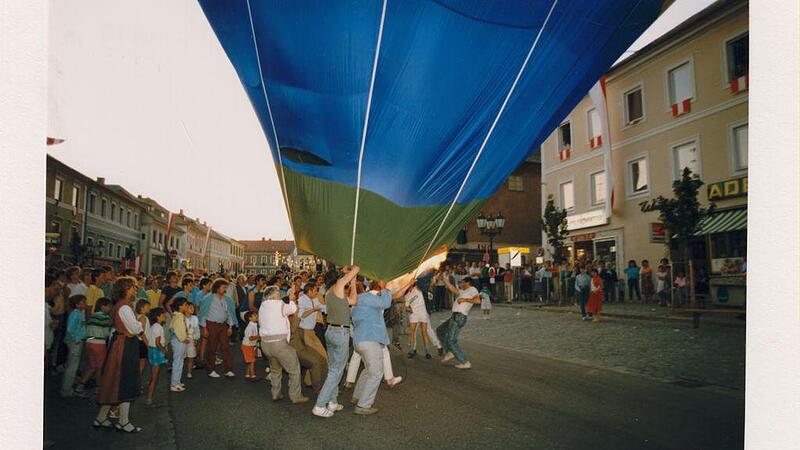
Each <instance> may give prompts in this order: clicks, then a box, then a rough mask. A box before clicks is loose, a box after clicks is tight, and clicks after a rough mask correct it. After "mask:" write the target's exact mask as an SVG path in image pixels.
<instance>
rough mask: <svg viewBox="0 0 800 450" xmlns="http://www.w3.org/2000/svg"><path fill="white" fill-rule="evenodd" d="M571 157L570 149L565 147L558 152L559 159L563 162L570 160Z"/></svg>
mask: <svg viewBox="0 0 800 450" xmlns="http://www.w3.org/2000/svg"><path fill="white" fill-rule="evenodd" d="M569 155H570V152H569V147H564V148H563V149H561V150H559V151H558V159H560V160H561V161H566V160H568V159H569Z"/></svg>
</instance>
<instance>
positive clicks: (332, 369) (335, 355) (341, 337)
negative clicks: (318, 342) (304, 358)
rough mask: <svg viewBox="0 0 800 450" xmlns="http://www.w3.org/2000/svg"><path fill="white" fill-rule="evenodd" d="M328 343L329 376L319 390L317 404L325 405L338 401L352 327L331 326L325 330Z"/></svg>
mask: <svg viewBox="0 0 800 450" xmlns="http://www.w3.org/2000/svg"><path fill="white" fill-rule="evenodd" d="M325 342H326V343H327V344H328V377H327V378H326V379H325V384H324V385H323V386H322V389H321V390H320V391H319V395H318V396H317V403H316V406H319V407H325V406H326V405H327V404H328V403H329V402H334V403H337V398H338V397H339V382H341V381H342V375H343V374H344V368H345V366H346V365H347V356H348V354H349V353H350V329H349V328H342V327H336V326H329V327H328V330H327V331H326V332H325Z"/></svg>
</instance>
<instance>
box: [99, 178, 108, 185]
mask: <svg viewBox="0 0 800 450" xmlns="http://www.w3.org/2000/svg"><path fill="white" fill-rule="evenodd" d="M97 184H99V185H101V186H105V184H106V179H105V177H97Z"/></svg>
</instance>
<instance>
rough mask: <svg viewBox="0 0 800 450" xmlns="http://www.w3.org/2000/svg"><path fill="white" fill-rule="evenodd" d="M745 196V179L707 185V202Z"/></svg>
mask: <svg viewBox="0 0 800 450" xmlns="http://www.w3.org/2000/svg"><path fill="white" fill-rule="evenodd" d="M745 195H747V177H741V178H734V179H733V180H725V181H718V182H716V183H711V184H709V185H708V199H709V200H723V199H727V198H735V197H742V196H745Z"/></svg>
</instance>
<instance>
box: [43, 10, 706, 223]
mask: <svg viewBox="0 0 800 450" xmlns="http://www.w3.org/2000/svg"><path fill="white" fill-rule="evenodd" d="M713 2H714V0H677V1H675V3H674V4H673V5H672V6H671V7H670V8H669V9H668V10H667V11H666V12H665V13H664V14H663V15H662V16H661V17H660V18H659V19H658V20H657V21H656V22H655V23H654V24H653V25H652V26H651V27H650V29H648V30H647V31H646V32H645V33H644V34H643V35H642V36H641V37H640V38H639V39H638V40H637V41H636V42H634V44H633V45H632V46H631V49H629V52H632V51H635V50H636V49H639V48H641V47H643V46H644V45H646V44H647V43H648V42H650V41H652V40H653V39H655V38H657V37H658V36H660V35H662V34H663V33H665V32H667V31H669V30H670V29H671V28H673V27H675V26H676V25H678V24H679V23H681V22H682V21H683V20H685V19H686V18H688V17H690V16H691V15H693V14H695V13H696V12H698V11H700V10H702V9H703V8H705V7H706V6H708V5H709V4H711V3H713ZM49 46H50V49H49V50H50V57H49V66H50V68H49V74H48V76H49V79H48V84H49V86H48V89H49V117H48V136H51V137H58V138H63V139H65V142H64V143H62V144H59V145H56V146H51V147H48V153H49V154H50V155H52V156H53V157H55V158H57V159H59V160H61V161H62V162H64V163H65V164H67V165H69V166H71V167H72V168H74V169H76V170H78V171H80V172H82V173H83V174H85V175H86V176H88V177H90V178H96V177H105V178H106V183H109V184H119V185H121V186H123V187H125V188H126V189H127V190H128V191H129V192H131V193H133V194H139V195H142V196H147V197H151V198H153V199H155V200H156V201H158V202H159V203H160V204H161V205H163V206H164V207H166V208H168V209H169V210H171V211H175V212H177V211H179V210H180V209H183V210H184V213H186V214H187V215H188V216H190V217H193V218H200V220H201V221H205V222H207V223H208V224H210V225H211V226H213V227H214V229H215V230H218V231H220V232H221V233H223V234H226V235H227V236H230V237H233V238H235V239H260V238H261V237H267V238H272V239H292V232H291V229H290V227H289V221H288V219H287V214H286V208H285V206H284V203H283V200H282V198H281V190H280V185H279V182H278V177H277V174H276V171H275V165H274V163H273V161H272V154H271V153H270V152H269V147H268V144H267V141H266V138H265V137H264V133H263V132H262V130H261V127H260V126H259V124H258V120H257V119H256V116H255V113H254V112H253V110H252V108H251V106H250V102H249V100H248V98H247V96H246V95H245V92H244V90H243V88H242V87H241V84H240V83H239V79H238V78H237V76H236V73H235V72H234V70H233V67H232V66H231V64H230V62H229V61H228V59H227V57H226V56H225V53H224V52H223V50H222V47H221V46H220V45H219V42H218V41H217V39H216V37H215V36H214V33H213V32H212V30H211V27H210V26H209V24H208V21H207V20H206V18H205V16H204V15H203V12H202V10H201V9H200V6H199V5H198V3H197V1H196V0H171V1H163V0H139V1H136V2H130V1H124V0H81V1H79V2H72V1H70V2H67V1H58V0H50V36H49ZM625 56H626V55H623V57H625Z"/></svg>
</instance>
